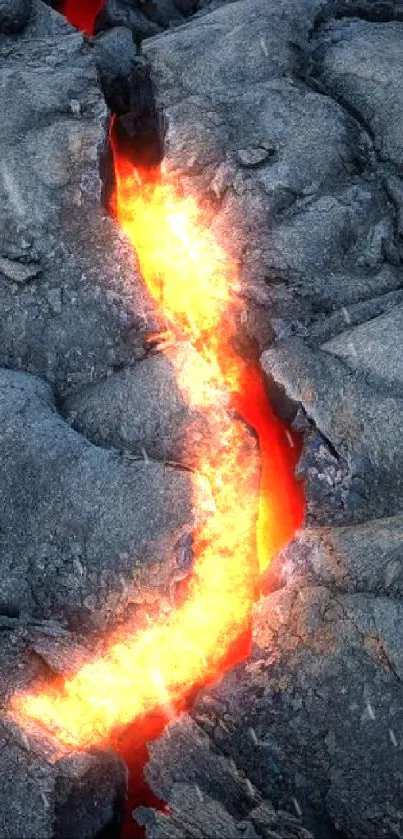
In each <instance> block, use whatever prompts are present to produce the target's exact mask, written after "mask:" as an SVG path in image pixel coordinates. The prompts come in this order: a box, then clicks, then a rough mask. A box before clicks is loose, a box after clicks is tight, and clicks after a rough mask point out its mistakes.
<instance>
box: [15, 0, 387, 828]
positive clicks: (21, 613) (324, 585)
mask: <svg viewBox="0 0 403 839" xmlns="http://www.w3.org/2000/svg"><path fill="white" fill-rule="evenodd" d="M3 6H4V4H3ZM1 8H2V7H1V6H0V9H1ZM199 10H200V11H202V12H203V13H200V14H196V15H194V16H193V17H192V18H191V19H190V20H189V21H188V22H187V23H186V24H185V25H181V26H179V25H177V24H178V23H180V22H181V20H182V18H183V17H184V16H185V15H193V13H194V12H197V11H199ZM393 17H395V19H394V20H392V18H393ZM171 24H173V25H172V26H171ZM112 27H120V29H112ZM122 27H126V28H127V32H125V34H123V30H122ZM166 27H170V28H169V29H168V31H163V30H164V29H166ZM104 29H105V30H109V31H106V32H105V33H104V34H102V35H100V36H99V39H98V40H97V41H95V45H93V46H90V45H87V44H86V43H85V42H84V41H83V39H82V37H81V36H80V35H79V34H78V33H76V32H73V31H72V30H71V28H70V27H69V26H68V25H67V24H66V22H65V21H63V19H62V18H61V17H60V16H58V15H57V14H56V13H54V12H52V11H51V10H50V9H49V8H47V7H46V6H44V5H43V4H42V3H41V2H40V0H36V2H35V3H34V10H33V14H32V16H31V18H30V19H29V21H28V24H27V26H26V28H25V29H24V31H23V33H22V34H21V36H18V37H9V36H4V37H3V36H2V37H1V39H0V49H1V57H2V59H4V60H3V61H2V63H1V68H0V81H1V82H2V83H1V84H0V105H1V110H2V114H3V115H4V117H5V118H4V120H3V131H2V136H1V139H0V151H1V155H0V160H1V162H0V175H1V177H0V199H1V203H0V206H1V210H0V337H1V341H0V347H1V348H0V363H1V365H2V366H3V367H8V368H12V370H10V369H8V370H3V372H2V374H1V384H2V395H3V399H2V401H1V406H2V409H1V410H2V417H3V418H2V423H1V429H0V431H1V436H2V446H1V449H0V460H1V464H0V465H1V468H2V475H3V480H2V484H1V490H0V491H1V493H2V506H1V508H0V510H1V512H0V516H1V522H0V528H1V530H0V536H1V539H2V540H3V543H4V550H3V551H2V563H1V569H0V582H1V609H0V627H1V629H2V633H3V632H4V633H7V639H8V640H9V643H8V644H4V645H3V646H1V645H0V647H1V650H0V665H1V666H0V679H3V680H5V684H7V685H8V686H6V688H5V689H4V691H3V693H2V697H4V706H6V705H7V698H8V695H9V692H10V691H13V690H14V689H15V688H16V687H18V680H21V684H24V685H28V684H34V683H35V684H36V683H37V680H38V679H39V680H40V679H43V680H45V681H48V680H49V678H50V674H51V672H56V673H60V674H65V673H67V672H70V670H69V668H73V665H74V664H75V662H76V660H79V659H80V656H83V657H84V659H86V655H88V654H90V652H91V649H92V648H93V647H92V645H93V643H94V641H93V638H92V637H91V636H90V637H89V638H88V639H86V645H85V644H84V643H83V638H82V634H81V635H80V626H81V624H82V626H83V627H84V626H85V627H91V628H92V629H95V628H101V627H103V626H105V625H108V624H109V623H110V622H111V621H112V619H113V620H116V617H118V618H119V619H120V618H122V619H123V618H124V617H125V616H127V614H128V613H130V612H131V611H132V609H133V608H134V607H137V606H138V605H139V602H141V598H142V597H144V596H146V597H147V598H149V597H151V598H152V596H154V598H155V595H156V593H157V592H158V595H159V594H160V592H162V593H163V592H165V593H166V591H167V588H168V589H169V585H170V579H171V576H172V573H173V575H174V576H175V567H174V566H175V562H177V548H178V545H179V546H180V549H181V552H182V555H183V552H185V554H186V551H187V552H188V553H189V552H190V553H191V550H190V548H189V545H191V541H189V540H190V539H191V532H192V529H193V527H194V515H195V514H196V513H197V514H199V513H200V514H201V515H202V516H203V515H204V514H205V513H208V502H209V495H208V491H207V489H206V490H205V491H204V490H203V491H201V495H200V504H199V505H196V507H198V508H199V509H198V510H196V511H195V510H194V509H192V508H191V505H190V504H189V499H190V492H191V491H192V492H193V489H194V487H193V486H192V480H191V477H190V473H189V472H186V471H185V470H181V471H180V470H176V469H174V468H173V467H172V466H169V467H166V466H164V464H162V463H158V462H152V461H151V462H147V460H146V458H147V457H148V455H149V454H151V455H153V456H154V457H156V458H158V459H161V460H164V461H166V460H167V459H169V460H171V459H173V460H175V459H179V460H180V461H181V462H182V463H184V464H185V465H186V466H189V464H190V466H193V465H194V463H193V461H192V457H193V456H194V450H193V446H194V443H195V440H199V443H200V445H201V446H202V447H203V446H207V447H208V446H209V443H210V439H211V437H210V434H211V429H212V428H213V427H214V422H215V421H216V420H217V418H218V417H220V416H221V414H219V412H218V411H217V412H216V416H214V411H215V406H214V404H213V405H212V411H211V416H207V417H206V416H203V417H200V416H199V413H198V411H197V410H195V409H194V406H189V405H184V404H183V401H182V400H181V398H180V397H179V394H178V391H177V390H175V388H174V386H173V383H174V378H175V377H176V373H177V367H175V364H173V363H172V368H173V369H175V377H174V375H173V369H171V368H170V363H171V360H170V356H169V353H166V354H165V355H163V356H161V357H157V356H155V357H153V358H151V357H146V353H145V350H144V346H143V333H145V332H148V331H154V329H155V328H156V329H157V328H158V324H157V325H156V326H155V321H156V320H157V316H156V313H155V310H154V307H153V305H152V304H151V303H150V301H149V300H148V299H147V296H146V295H145V293H144V292H143V290H142V288H141V285H140V282H139V277H138V273H137V272H136V269H135V266H133V264H132V259H131V257H130V251H129V250H128V248H127V245H125V242H124V239H123V237H119V236H118V234H117V232H116V228H115V226H114V224H113V222H112V221H111V220H108V219H105V218H104V216H103V212H102V209H101V198H102V194H103V188H104V185H103V182H102V178H101V176H100V171H101V170H102V167H103V166H104V165H105V145H106V136H107V111H106V109H105V105H104V103H103V101H102V96H101V93H100V89H99V85H98V80H97V72H96V66H95V59H96V61H97V64H98V68H99V72H100V75H101V78H102V80H103V84H104V89H105V90H106V91H108V90H110V91H111V92H110V93H108V96H110V97H111V98H110V100H109V101H110V103H111V104H113V105H114V107H116V108H117V109H118V110H119V113H120V114H121V115H120V117H119V122H118V129H119V131H120V135H121V138H124V139H125V140H126V142H127V140H128V141H129V146H131V147H132V151H134V154H135V155H136V156H138V155H139V153H140V152H142V153H145V154H148V156H149V160H150V161H152V162H157V161H158V160H159V159H160V157H161V154H162V139H161V138H162V131H161V128H162V127H163V128H164V131H165V135H166V136H165V144H164V148H165V158H164V167H163V168H164V172H165V176H166V177H167V178H172V179H173V180H174V181H175V183H176V184H178V182H179V184H180V185H181V186H182V187H183V190H184V192H185V193H188V192H195V193H196V194H197V196H198V198H201V201H202V202H204V203H205V204H206V205H207V206H208V208H209V210H210V211H211V212H212V215H213V219H212V225H211V226H212V230H213V231H215V232H216V233H217V235H218V236H219V237H220V240H221V241H223V242H225V245H226V247H227V248H228V252H229V253H230V255H232V256H233V257H234V259H236V260H237V261H238V264H239V267H240V283H239V285H237V287H236V288H234V294H238V295H241V296H242V298H243V300H244V301H245V310H246V314H245V317H246V320H248V322H249V326H250V327H251V329H252V331H253V332H254V335H255V337H256V339H257V341H258V343H259V346H260V347H261V349H262V351H264V352H263V356H262V367H263V370H264V372H265V374H266V376H267V379H268V380H269V381H270V386H271V390H272V392H273V394H274V396H275V404H276V406H277V407H279V408H280V407H281V409H282V410H285V411H286V412H287V416H288V417H289V418H291V419H293V421H294V425H295V427H298V428H299V429H300V430H301V431H302V433H303V434H304V446H303V451H302V455H301V459H300V463H299V467H298V469H299V472H300V475H301V476H303V477H304V478H305V484H306V494H307V510H308V520H309V522H310V524H311V525H312V524H315V525H316V526H315V527H312V526H311V527H310V528H309V529H307V530H304V531H303V532H302V533H301V534H299V535H298V536H297V538H296V539H295V540H294V542H293V543H292V544H291V545H290V546H289V547H288V549H286V550H285V551H284V552H283V553H282V555H281V557H279V558H278V560H277V565H276V567H274V568H273V569H272V570H271V572H269V574H268V577H267V578H266V580H265V581H264V584H265V587H266V591H269V590H270V588H271V589H272V591H271V593H270V594H269V595H268V596H266V597H265V598H264V599H263V600H262V601H261V602H260V603H259V604H258V606H257V608H256V611H255V616H254V628H253V633H254V635H253V639H254V640H253V650H252V654H251V656H250V657H249V658H248V660H247V661H245V662H244V663H243V664H241V665H239V666H238V667H237V668H236V669H234V670H233V671H232V672H230V673H229V674H227V676H225V678H223V680H222V681H221V683H220V684H219V685H218V686H216V687H215V688H210V689H208V690H205V691H203V692H202V693H201V694H200V696H199V698H198V700H197V702H196V705H195V707H194V709H193V711H192V718H190V717H189V716H184V717H182V718H181V719H180V720H178V721H177V722H176V723H175V725H173V726H171V727H170V728H169V729H168V731H167V732H166V734H165V735H164V737H163V738H162V739H161V740H160V741H158V742H157V743H156V744H155V745H154V747H153V750H152V757H151V763H150V766H149V769H148V779H149V781H150V784H151V785H152V787H153V788H154V790H155V791H156V792H157V793H158V795H160V796H161V797H162V798H164V799H165V800H166V801H167V802H168V803H169V807H170V809H169V811H167V812H155V811H150V810H144V809H143V810H142V811H141V812H139V813H138V814H137V816H138V818H139V819H140V820H141V821H142V822H143V823H144V824H145V825H146V829H147V832H148V835H149V836H150V837H163V836H177V837H179V836H182V835H184V833H186V835H188V836H189V837H200V836H206V837H207V836H208V837H209V836H211V835H216V836H217V837H221V836H228V837H230V836H239V837H241V836H242V837H243V839H247V837H250V839H252V837H253V839H256V837H257V839H263V837H268V839H269V837H270V839H272V837H273V836H280V837H284V838H285V837H304V836H306V835H307V834H306V830H309V831H310V833H311V835H314V836H315V839H334V837H336V836H338V835H339V831H341V832H342V835H343V836H345V837H349V839H379V837H384V839H390V837H392V836H395V835H397V836H400V835H402V833H403V822H402V811H403V800H402V773H401V747H402V742H403V739H402V738H403V716H402V707H403V704H402V699H403V697H402V679H403V659H402V652H401V651H402V648H403V637H402V626H403V622H402V618H403V612H402V609H403V607H402V573H401V566H402V563H401V556H402V533H401V530H402V523H401V514H402V510H403V503H402V502H403V484H402V474H403V443H402V438H401V428H400V426H401V422H400V416H401V411H402V407H403V406H402V399H403V391H402V364H401V352H400V345H401V340H400V333H401V325H402V324H401V321H402V317H401V309H402V265H401V260H402V234H403V182H402V177H401V174H402V162H403V161H402V136H403V135H402V130H401V121H402V93H401V77H402V72H403V23H402V20H401V4H391V3H384V4H380V3H371V4H370V3H365V2H363V0H357V3H356V2H355V0H349V2H338V0H332V1H331V2H325V0H323V2H322V0H276V2H268V0H234V2H227V3H222V2H221V0H217V1H216V2H213V3H212V4H211V5H209V4H208V3H207V2H201V3H196V4H195V5H193V4H190V3H188V2H187V0H180V2H173V0H172V2H168V0H166V2H158V0H155V2H153V0H150V2H147V3H144V4H143V3H141V4H140V2H135V3H133V2H129V0H119V1H118V0H109V2H108V3H107V4H106V7H105V9H104V10H103V11H102V12H101V13H100V15H99V17H98V21H97V31H98V32H101V31H102V30H104ZM150 36H157V37H150ZM131 39H133V40H134V42H135V43H137V44H139V43H140V42H143V43H142V50H143V56H141V57H140V58H139V57H136V56H135V52H134V47H132V43H131ZM123 42H124V50H123ZM118 49H119V55H117V54H116V53H117V50H118ZM116 79H118V80H119V82H118V90H117V92H116V91H115V88H114V87H113V86H114V85H115V83H116ZM120 79H124V84H123V85H122V86H121V87H119V85H120V84H121V82H120ZM126 84H127V86H126ZM108 85H109V87H108ZM115 93H116V95H115ZM154 94H155V97H156V101H154ZM269 343H271V344H272V346H270V347H269V346H268V344H269ZM140 360H141V364H138V363H137V362H139V361H140ZM177 366H179V367H180V363H179V365H177ZM15 371H20V372H15ZM21 371H23V372H21ZM27 374H31V375H27ZM39 377H40V378H39ZM41 379H42V381H41ZM50 387H52V388H53V389H54V391H55V393H56V401H54V400H53V396H52V392H51V390H50ZM156 405H158V410H157V409H156ZM56 406H57V407H58V408H60V410H61V411H62V412H63V413H64V414H65V416H66V417H67V419H68V420H69V422H70V423H72V424H74V425H75V427H76V429H77V430H75V431H73V430H72V429H71V427H69V425H68V424H67V422H66V421H65V420H62V419H61V417H60V416H59V415H58V413H57V410H56ZM223 412H224V413H225V412H226V407H224V408H223ZM182 423H184V424H185V426H186V434H188V435H189V436H188V437H187V439H186V440H185V439H184V436H183V433H182ZM189 423H190V425H191V428H190V429H189ZM79 432H81V433H79ZM83 434H84V435H86V436H87V437H88V438H89V439H91V440H92V441H94V442H95V443H96V444H98V445H94V444H93V443H91V442H89V440H88V439H85V437H84V436H83ZM192 435H193V436H192ZM248 439H249V438H248ZM100 446H102V447H100ZM189 446H190V448H189ZM117 449H119V451H117ZM143 449H145V455H144V459H141V460H139V459H138V458H139V456H141V452H142V450H143ZM250 452H251V453H252V454H253V456H254V453H255V447H254V446H253V445H252V446H251V447H250ZM206 503H207V509H206V506H205V505H206ZM318 525H322V526H318ZM323 525H327V526H326V527H324V526H323ZM329 525H332V526H329ZM335 525H337V526H335ZM158 559H161V560H162V561H161V562H158V561H157V560H158ZM185 559H186V563H185V564H188V560H189V557H188V555H186V557H185ZM190 564H191V560H190ZM154 572H155V577H153V578H151V574H152V573H154ZM171 572H172V573H171ZM270 575H271V576H270ZM134 578H135V579H134ZM154 582H155V583H156V585H154ZM146 583H147V584H146ZM137 585H138V588H137V589H136V586H137ZM274 588H275V589H276V590H273V589H274ZM56 620H58V621H59V622H55V621H56ZM61 621H64V622H65V623H67V622H68V623H69V625H68V627H67V628H66V626H65V625H61ZM15 627H17V628H15ZM18 627H19V628H18ZM73 629H75V630H76V634H75V635H73V634H72V630H73ZM63 633H67V635H66V634H63ZM85 646H87V647H88V650H87V651H86V649H85ZM3 647H4V649H3ZM6 655H8V656H9V659H8V660H9V662H10V663H9V664H8V665H6V662H5V656H6ZM3 659H4V660H3ZM69 659H70V662H69ZM7 668H8V669H7ZM10 673H11V674H12V675H11V676H10V675H9V674H10ZM1 725H2V732H3V729H4V732H5V733H4V735H3V733H2V734H1V735H0V736H1V737H2V742H4V744H5V745H4V748H3V749H2V750H1V751H2V753H1V761H2V763H1V767H0V769H1V774H2V777H3V779H4V780H3V788H2V787H1V785H0V799H1V796H3V798H2V799H1V800H0V810H1V817H0V818H2V819H3V825H2V829H3V835H4V836H5V837H6V836H7V837H8V836H10V837H11V836H12V835H16V834H20V833H21V835H24V833H23V832H21V831H23V830H25V835H26V836H27V837H33V836H34V835H39V834H40V835H43V836H49V837H50V836H53V835H54V836H57V835H60V836H66V835H71V834H74V835H77V836H81V835H83V836H91V835H94V833H95V831H96V830H98V829H99V828H100V827H103V826H105V822H106V821H108V820H109V819H110V818H112V817H113V808H114V802H115V800H116V798H119V796H120V795H121V793H122V783H123V782H122V774H121V773H122V769H121V766H120V764H119V763H118V762H117V761H116V759H115V758H112V757H111V756H108V755H105V754H102V755H101V754H98V755H92V754H89V755H86V756H85V757H84V756H82V757H81V762H80V760H79V759H78V758H77V756H75V757H68V758H65V759H64V761H59V762H56V763H55V762H53V763H51V762H50V760H49V759H48V755H47V754H45V755H44V754H43V751H41V750H40V749H39V750H38V746H37V744H36V742H35V743H34V742H32V743H31V742H30V741H29V742H28V747H27V745H26V742H25V740H24V747H22V745H21V742H22V741H21V731H18V730H17V729H16V728H15V724H14V723H12V722H10V719H9V717H7V716H6V715H5V714H3V716H2V722H1ZM18 737H19V738H20V741H21V742H20V741H19V740H18ZM42 747H43V743H42ZM105 773H106V774H105ZM33 777H35V779H37V778H39V779H40V782H39V783H37V782H35V783H33V781H32V778H33ZM11 778H12V779H13V780H12V781H11V780H10V779H11ZM11 784H13V789H12V792H13V793H15V794H14V796H11V794H10V790H11ZM3 789H4V792H3ZM16 790H18V794H17V793H16ZM77 796H78V797H77ZM41 802H42V804H41ZM270 802H271V803H270ZM273 808H275V809H273ZM284 811H286V812H284ZM291 814H292V815H291ZM27 815H29V818H27ZM295 815H298V816H300V819H296V818H295ZM84 817H85V818H89V819H91V821H90V822H88V824H87V823H84V822H83V821H82V819H84ZM69 818H71V819H72V821H71V822H70V823H69V822H68V819H69ZM24 819H25V821H24ZM74 819H75V821H74ZM0 824H1V822H0ZM24 825H25V826H24ZM302 825H303V827H302Z"/></svg>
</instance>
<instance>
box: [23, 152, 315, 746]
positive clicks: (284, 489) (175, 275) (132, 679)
mask: <svg viewBox="0 0 403 839" xmlns="http://www.w3.org/2000/svg"><path fill="white" fill-rule="evenodd" d="M115 170H116V182H117V191H116V196H115V211H116V216H117V219H118V221H119V223H120V225H121V227H122V229H123V230H124V231H125V233H126V234H127V236H128V237H129V239H130V241H131V242H132V243H133V246H134V248H135V249H136V252H137V255H138V260H139V265H140V268H141V271H142V275H143V277H144V280H145V282H146V284H147V287H148V289H149V291H150V293H151V295H152V296H153V298H154V299H155V300H156V301H157V302H158V303H159V305H160V306H161V309H162V310H163V312H164V314H165V316H166V318H167V320H168V321H169V322H168V323H167V329H172V330H174V332H175V335H176V340H177V341H178V344H179V346H180V347H182V348H183V349H182V350H181V351H182V352H183V364H182V366H181V372H180V375H179V385H180V387H181V390H182V393H183V395H184V397H185V398H186V399H187V400H188V402H189V403H190V404H191V405H192V406H194V405H196V406H198V407H200V408H202V409H203V408H205V409H206V408H207V407H209V408H211V406H212V405H213V406H214V405H217V406H218V407H217V416H218V417H219V418H220V433H219V439H218V440H212V444H211V451H209V453H208V455H206V453H205V452H204V453H203V454H201V455H200V462H199V463H198V471H199V472H200V473H202V474H203V475H204V476H205V477H207V479H208V481H209V484H210V486H211V491H212V495H213V499H214V510H213V511H212V513H211V515H210V517H209V518H208V520H207V523H206V524H204V525H203V528H202V529H201V530H200V532H199V533H197V534H196V536H195V556H196V561H195V568H194V573H193V576H192V578H191V580H190V582H189V584H188V586H187V589H186V596H185V598H184V601H183V602H182V604H181V605H180V606H179V607H178V608H176V609H173V610H172V611H171V612H170V613H169V615H168V616H167V615H165V616H159V617H158V616H154V620H153V622H152V623H151V625H150V626H149V627H148V628H146V629H141V630H138V632H137V633H135V634H132V635H125V636H123V637H121V638H119V639H117V640H113V641H110V646H109V648H108V649H107V651H106V652H105V653H104V654H103V655H102V656H100V657H99V658H97V659H96V660H94V661H93V662H91V663H89V664H85V665H84V666H83V667H82V668H81V670H80V671H79V672H78V673H77V674H76V675H75V676H74V677H73V678H71V679H69V680H68V681H66V682H65V684H64V687H63V688H62V690H60V689H58V690H46V691H45V692H42V693H37V694H35V693H33V694H29V695H23V696H16V697H14V701H13V707H14V710H15V711H17V713H18V716H19V719H20V721H21V720H22V721H23V722H24V721H25V722H27V721H28V720H31V721H35V722H37V723H40V724H42V725H43V726H45V727H46V728H47V729H49V731H50V732H51V733H52V734H53V735H54V736H55V737H56V738H57V739H58V741H59V742H60V743H61V744H64V745H66V746H68V747H76V748H77V747H78V748H87V747H89V746H92V745H94V744H100V743H103V742H106V741H107V740H108V739H110V737H111V735H112V733H113V731H114V729H116V727H117V726H118V725H119V726H121V725H125V724H127V723H129V722H131V721H132V720H134V719H136V718H142V717H144V715H146V714H147V713H149V712H150V711H153V710H155V709H156V708H158V707H161V706H163V707H164V708H165V709H168V713H169V714H171V713H172V714H173V713H175V703H177V702H178V701H180V700H181V699H182V698H183V697H184V696H185V695H186V694H187V693H188V692H189V691H190V690H191V689H192V688H193V687H194V686H197V685H199V684H201V683H203V682H205V681H206V680H208V679H210V678H212V677H215V676H217V675H218V674H219V673H220V671H221V670H222V669H223V667H224V666H228V665H229V664H231V663H233V662H230V661H228V654H229V651H230V650H231V649H232V648H233V647H234V645H235V644H236V641H237V639H239V637H240V636H241V635H242V634H243V633H244V632H245V630H247V628H248V626H249V624H250V619H251V613H252V607H253V604H254V602H255V601H256V599H257V597H258V596H259V589H258V579H259V563H260V568H261V569H264V568H266V567H267V565H268V563H269V562H270V559H271V558H272V556H273V555H274V554H275V553H276V551H277V550H278V548H279V547H281V545H282V544H284V542H286V541H287V540H288V539H289V538H290V537H291V536H292V535H293V532H294V530H295V528H296V527H297V526H298V525H299V524H300V522H301V518H302V496H301V493H300V490H299V488H297V485H296V483H295V480H294V478H293V471H292V467H293V464H294V462H295V460H296V452H295V451H294V450H293V448H292V446H291V445H290V442H289V440H288V439H287V437H286V433H285V431H284V429H283V428H282V426H281V425H280V423H279V422H278V421H277V420H276V418H275V417H274V416H273V414H272V412H271V409H270V406H269V404H268V400H267V397H266V394H265V391H264V387H263V384H262V382H261V380H260V378H259V376H258V373H257V371H256V370H254V369H250V368H249V367H248V365H247V364H246V363H245V362H243V361H242V360H240V359H239V358H237V356H236V354H235V352H234V350H233V349H232V338H233V337H234V335H235V332H236V323H237V317H238V315H239V312H240V302H239V298H238V297H237V294H236V291H237V267H236V266H235V265H233V264H232V263H231V261H230V260H229V259H228V258H227V257H226V254H225V251H224V250H223V248H222V247H221V245H220V244H219V243H218V242H217V241H216V239H215V238H214V236H213V234H212V232H211V230H210V228H209V224H208V221H209V220H208V218H207V216H206V214H205V213H202V211H201V208H200V207H199V206H198V204H197V202H196V200H195V199H194V198H193V197H186V198H183V197H181V196H180V195H179V194H178V192H177V191H176V189H175V188H174V187H173V186H172V185H170V184H169V183H167V182H165V183H164V182H163V181H162V180H161V178H160V177H159V176H158V174H157V173H154V176H153V177H151V176H150V174H148V175H145V174H144V173H141V172H139V171H136V170H134V168H133V165H132V164H131V163H129V162H128V161H127V160H126V159H124V158H123V157H121V156H120V155H119V154H118V153H117V152H116V151H115ZM174 332H172V334H174ZM189 343H191V344H192V345H193V347H195V348H196V349H197V351H198V352H194V351H191V352H190V351H189V352H188V353H187V352H186V346H189ZM228 407H229V408H230V409H231V410H233V411H237V412H239V413H240V414H242V416H243V417H244V418H245V420H246V421H247V422H248V423H249V424H250V425H251V426H253V427H254V428H255V430H256V431H257V433H258V436H259V439H260V446H261V452H262V459H263V466H262V478H261V493H260V502H259V484H258V480H257V468H256V447H255V445H254V443H253V439H252V438H251V437H250V438H248V434H247V433H246V430H245V427H244V425H243V424H242V423H241V422H239V421H237V422H231V421H229V415H228V410H227V409H228ZM221 420H222V422H221ZM195 480H196V479H195ZM195 497H196V494H195ZM258 509H259V526H258V535H257V540H256V522H257V511H258ZM256 541H257V543H258V546H257V545H256ZM257 548H258V550H257ZM258 553H259V562H258Z"/></svg>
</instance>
